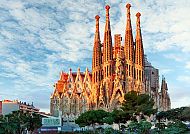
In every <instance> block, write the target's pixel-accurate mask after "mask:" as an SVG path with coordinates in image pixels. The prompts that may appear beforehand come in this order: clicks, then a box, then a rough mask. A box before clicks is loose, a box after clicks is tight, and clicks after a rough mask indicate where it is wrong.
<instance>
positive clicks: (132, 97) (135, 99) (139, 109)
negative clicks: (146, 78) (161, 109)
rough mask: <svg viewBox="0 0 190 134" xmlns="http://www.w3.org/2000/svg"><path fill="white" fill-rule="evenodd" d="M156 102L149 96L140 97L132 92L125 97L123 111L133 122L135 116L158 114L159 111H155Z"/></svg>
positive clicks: (141, 95) (142, 95)
mask: <svg viewBox="0 0 190 134" xmlns="http://www.w3.org/2000/svg"><path fill="white" fill-rule="evenodd" d="M153 106H154V101H153V99H152V98H151V97H150V96H149V95H147V94H140V95H138V94H137V92H135V91H131V92H129V93H127V94H125V96H124V101H123V103H122V107H121V109H122V110H123V111H124V112H125V113H127V114H129V115H130V116H131V120H132V119H133V118H134V117H135V116H134V115H140V113H142V114H143V115H148V116H149V115H151V114H154V113H156V111H157V109H153Z"/></svg>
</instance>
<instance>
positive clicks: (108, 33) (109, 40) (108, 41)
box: [103, 5, 113, 62]
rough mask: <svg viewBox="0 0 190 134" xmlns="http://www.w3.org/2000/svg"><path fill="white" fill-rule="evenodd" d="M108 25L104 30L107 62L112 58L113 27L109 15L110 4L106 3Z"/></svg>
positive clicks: (105, 60) (105, 58) (104, 48)
mask: <svg viewBox="0 0 190 134" xmlns="http://www.w3.org/2000/svg"><path fill="white" fill-rule="evenodd" d="M105 9H106V25H105V32H104V45H103V60H104V62H107V61H109V60H112V57H113V55H112V37H111V27H110V17H109V9H110V6H109V5H106V7H105Z"/></svg>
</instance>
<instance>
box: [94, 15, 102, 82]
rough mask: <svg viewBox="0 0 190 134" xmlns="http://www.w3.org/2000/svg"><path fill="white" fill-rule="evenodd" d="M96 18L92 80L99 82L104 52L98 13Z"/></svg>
mask: <svg viewBox="0 0 190 134" xmlns="http://www.w3.org/2000/svg"><path fill="white" fill-rule="evenodd" d="M95 19H96V30H95V36H94V47H93V57H92V81H93V82H98V81H99V80H100V77H99V78H97V76H100V74H99V73H100V66H101V61H102V53H101V41H100V32H99V19H100V17H99V16H98V15H96V16H95Z"/></svg>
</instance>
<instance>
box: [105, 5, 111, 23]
mask: <svg viewBox="0 0 190 134" xmlns="http://www.w3.org/2000/svg"><path fill="white" fill-rule="evenodd" d="M105 9H106V20H109V10H110V6H109V5H106V7H105Z"/></svg>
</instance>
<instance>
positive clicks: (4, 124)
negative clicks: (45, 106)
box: [0, 111, 42, 134]
mask: <svg viewBox="0 0 190 134" xmlns="http://www.w3.org/2000/svg"><path fill="white" fill-rule="evenodd" d="M41 118H42V117H41V116H40V115H38V114H35V113H28V112H23V111H13V112H12V113H11V114H8V115H5V116H1V117H0V132H2V133H6V134H21V133H23V131H24V130H25V129H26V128H28V130H31V131H33V130H34V129H37V128H39V127H40V126H41Z"/></svg>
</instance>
